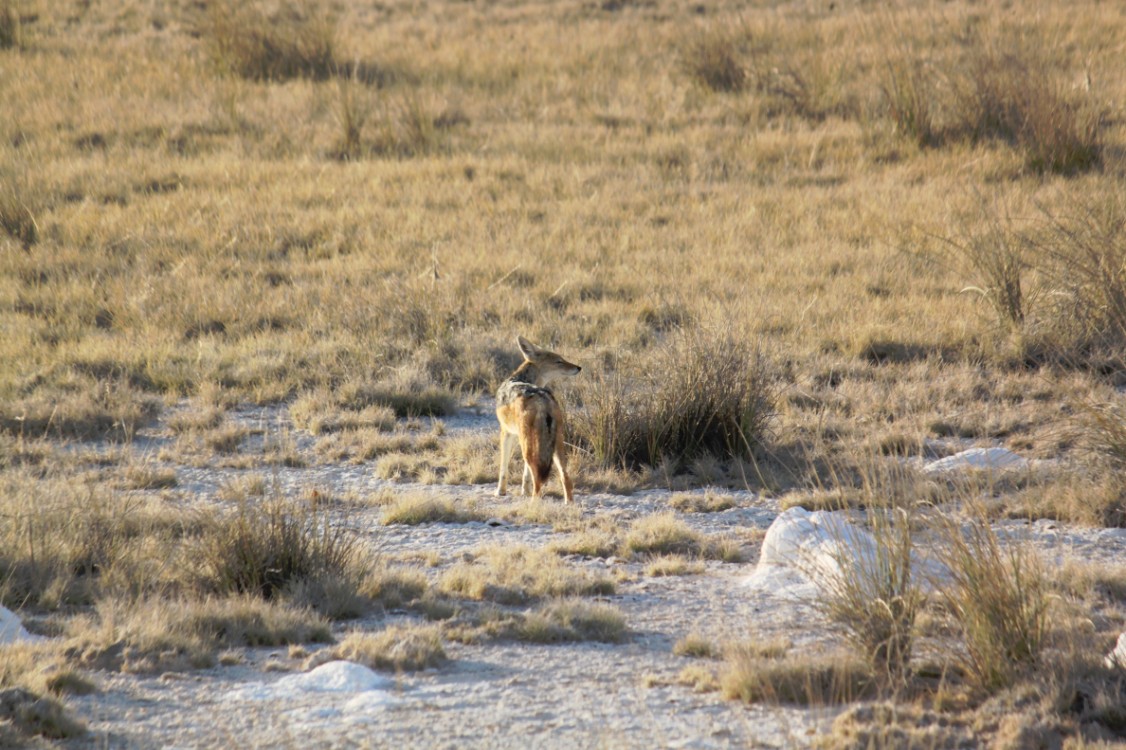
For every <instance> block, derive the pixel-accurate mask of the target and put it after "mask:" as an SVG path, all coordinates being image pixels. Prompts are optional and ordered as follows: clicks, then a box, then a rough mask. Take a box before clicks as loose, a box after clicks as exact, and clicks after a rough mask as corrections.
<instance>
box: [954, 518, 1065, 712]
mask: <svg viewBox="0 0 1126 750" xmlns="http://www.w3.org/2000/svg"><path fill="white" fill-rule="evenodd" d="M971 507H973V506H971ZM942 538H943V546H942V548H941V552H940V559H941V561H942V562H943V564H944V565H945V566H946V568H947V569H948V571H949V578H950V580H949V581H947V582H944V583H943V585H942V586H941V587H940V592H941V596H942V600H943V601H944V602H945V604H946V606H947V608H948V609H949V611H950V613H951V614H952V616H953V618H954V620H955V621H956V623H957V625H958V626H959V628H960V629H961V631H962V635H963V639H964V642H965V647H966V659H965V662H966V663H965V669H966V671H967V672H968V673H969V674H970V675H971V676H972V678H973V680H974V681H975V683H976V684H977V685H978V687H980V688H982V689H984V690H986V691H995V690H998V689H1000V688H1004V687H1008V686H1010V685H1012V684H1013V683H1014V682H1015V681H1016V680H1017V679H1018V678H1020V677H1022V676H1023V675H1026V674H1027V673H1028V672H1029V670H1031V669H1034V668H1035V667H1036V666H1037V665H1038V664H1039V662H1040V658H1041V651H1042V649H1043V647H1044V645H1045V634H1046V631H1047V628H1048V624H1049V604H1050V601H1051V596H1050V589H1049V585H1048V580H1047V578H1046V575H1045V572H1044V570H1043V568H1042V566H1041V564H1040V562H1039V560H1038V559H1037V558H1036V557H1035V554H1034V553H1033V552H1032V551H1031V550H1029V549H1028V548H1026V547H1022V546H1020V545H1018V544H1009V545H1005V544H1002V542H1001V541H1000V540H999V539H998V538H997V535H996V533H994V531H993V529H992V527H991V526H990V525H989V522H988V520H987V519H986V517H985V516H984V515H983V514H982V511H981V509H980V507H978V508H977V511H976V514H975V515H974V516H973V517H971V518H970V519H969V522H968V523H967V524H966V525H965V526H964V527H963V525H962V524H961V523H959V522H958V520H956V519H953V518H947V519H944V522H943V525H942Z"/></svg>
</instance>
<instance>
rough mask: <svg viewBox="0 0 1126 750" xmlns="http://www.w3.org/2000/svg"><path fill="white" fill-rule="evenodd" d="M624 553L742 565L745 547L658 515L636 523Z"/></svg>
mask: <svg viewBox="0 0 1126 750" xmlns="http://www.w3.org/2000/svg"><path fill="white" fill-rule="evenodd" d="M622 551H623V553H624V554H626V555H682V556H684V555H687V556H690V557H705V558H709V559H713V560H722V561H724V562H740V561H741V560H742V559H743V553H742V547H741V545H740V544H739V542H738V541H737V540H735V539H731V538H727V537H707V536H705V535H704V534H701V533H700V532H698V531H696V530H694V529H693V528H692V527H691V526H689V525H688V524H686V523H685V522H684V521H682V520H680V519H679V518H678V517H677V516H676V514H675V513H673V512H671V511H668V512H665V513H654V514H652V515H648V516H642V517H641V518H639V519H637V520H636V521H634V522H633V523H632V524H631V525H630V527H629V531H628V532H627V533H626V537H625V540H624V541H623V542H622Z"/></svg>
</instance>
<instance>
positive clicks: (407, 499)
mask: <svg viewBox="0 0 1126 750" xmlns="http://www.w3.org/2000/svg"><path fill="white" fill-rule="evenodd" d="M483 520H485V516H483V515H481V514H480V513H478V512H477V510H476V509H475V508H473V507H468V508H459V507H457V506H456V505H455V504H454V502H453V501H452V500H450V499H449V498H444V497H434V496H432V495H427V494H423V493H416V494H406V495H400V496H399V497H397V498H396V499H395V500H394V501H393V502H392V503H391V504H389V505H387V506H385V507H384V509H383V520H382V523H383V525H384V526H391V525H393V524H403V525H408V526H415V525H418V524H421V523H469V522H470V521H483Z"/></svg>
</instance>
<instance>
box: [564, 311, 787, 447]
mask: <svg viewBox="0 0 1126 750" xmlns="http://www.w3.org/2000/svg"><path fill="white" fill-rule="evenodd" d="M583 386H584V387H583V388H582V389H581V391H580V395H581V399H582V403H583V407H584V409H583V410H581V411H579V412H578V413H576V415H575V417H574V419H573V424H574V439H575V441H576V442H577V443H578V444H579V445H580V446H581V447H582V448H584V449H585V450H587V451H589V452H590V453H591V454H593V456H594V458H595V460H596V461H597V462H598V463H599V464H601V465H602V466H607V467H609V466H624V467H629V468H635V467H639V466H643V465H647V466H653V467H655V466H661V465H666V466H668V465H671V466H672V467H674V468H675V467H677V466H679V465H683V464H687V463H688V462H690V461H691V460H692V459H694V458H697V457H699V456H706V455H711V456H717V457H721V458H739V457H749V456H750V455H751V453H752V452H753V451H754V449H755V448H756V447H759V446H760V445H761V443H762V441H763V440H764V438H765V433H766V428H767V424H768V422H769V420H770V418H771V416H772V414H773V406H772V383H771V380H770V374H769V372H768V370H767V367H766V364H765V362H764V360H763V357H762V356H761V355H760V354H759V353H758V351H756V350H755V348H754V347H753V346H752V345H751V344H750V343H748V342H747V341H746V339H737V338H735V337H734V335H733V334H730V333H725V332H720V331H715V330H693V331H688V330H680V331H677V332H676V333H674V334H671V335H670V337H669V339H668V340H667V341H666V342H665V343H664V344H663V345H662V346H660V347H658V348H657V349H656V351H655V352H653V354H651V355H650V356H649V357H648V358H646V359H644V360H643V361H639V362H635V363H634V365H633V366H632V367H631V368H630V369H629V371H628V372H625V373H614V374H597V375H593V376H592V377H591V378H589V379H584V384H583Z"/></svg>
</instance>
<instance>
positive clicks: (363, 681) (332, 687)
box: [274, 661, 394, 693]
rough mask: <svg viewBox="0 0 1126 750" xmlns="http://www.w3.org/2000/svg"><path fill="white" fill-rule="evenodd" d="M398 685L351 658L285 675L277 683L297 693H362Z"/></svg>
mask: <svg viewBox="0 0 1126 750" xmlns="http://www.w3.org/2000/svg"><path fill="white" fill-rule="evenodd" d="M392 685H394V682H393V681H392V680H391V679H389V678H387V677H384V676H383V675H380V674H377V673H375V672H373V671H372V670H370V669H368V668H367V667H365V666H363V665H362V664H356V663H355V662H351V661H330V662H329V663H328V664H322V665H321V666H319V667H317V668H316V669H314V670H313V671H311V672H306V673H305V674H295V675H290V676H288V677H283V678H281V679H280V680H278V681H277V683H275V685H274V687H275V689H278V690H292V691H294V692H312V691H315V692H335V693H359V692H363V691H365V690H381V689H384V688H389V687H391V686H392Z"/></svg>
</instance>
